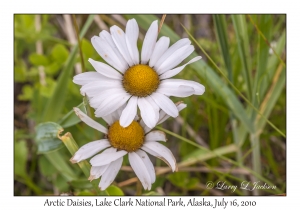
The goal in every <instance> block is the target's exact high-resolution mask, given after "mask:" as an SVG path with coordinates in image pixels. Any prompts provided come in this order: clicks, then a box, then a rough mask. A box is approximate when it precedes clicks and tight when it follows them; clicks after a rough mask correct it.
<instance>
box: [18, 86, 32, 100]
mask: <svg viewBox="0 0 300 210" xmlns="http://www.w3.org/2000/svg"><path fill="white" fill-rule="evenodd" d="M32 96H33V89H32V87H31V86H30V85H24V86H23V87H22V94H21V95H19V96H18V99H19V100H22V101H27V100H28V101H29V100H31V99H32Z"/></svg>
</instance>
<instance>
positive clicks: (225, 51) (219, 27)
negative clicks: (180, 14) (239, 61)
mask: <svg viewBox="0 0 300 210" xmlns="http://www.w3.org/2000/svg"><path fill="white" fill-rule="evenodd" d="M213 20H214V26H215V30H216V35H217V38H218V44H219V48H220V49H221V52H222V53H221V54H222V57H223V60H224V63H225V66H226V69H227V73H228V79H229V80H230V81H231V82H232V83H233V71H232V64H231V57H230V51H229V45H228V36H227V24H226V17H225V15H213ZM230 124H231V128H232V135H233V140H234V143H235V144H236V145H239V141H240V139H239V138H238V134H237V126H236V124H237V120H236V119H235V117H234V115H233V113H232V112H231V113H230ZM242 156H243V154H242V151H241V149H240V148H239V147H238V149H237V152H236V160H237V162H238V163H239V164H240V165H241V166H242V165H243V159H242ZM239 177H240V178H241V179H243V180H246V177H245V175H243V174H240V175H239ZM244 193H245V194H246V195H247V194H248V192H247V191H244Z"/></svg>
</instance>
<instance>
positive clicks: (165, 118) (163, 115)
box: [157, 102, 186, 125]
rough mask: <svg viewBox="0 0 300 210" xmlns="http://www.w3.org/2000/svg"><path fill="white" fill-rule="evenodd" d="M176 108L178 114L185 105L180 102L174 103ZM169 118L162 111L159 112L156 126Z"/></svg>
mask: <svg viewBox="0 0 300 210" xmlns="http://www.w3.org/2000/svg"><path fill="white" fill-rule="evenodd" d="M176 107H177V109H178V112H180V111H181V110H183V109H184V108H185V107H186V104H184V103H182V102H178V103H176ZM169 117H170V116H169V115H167V114H166V113H165V112H164V111H163V110H161V111H160V112H159V120H158V122H157V125H158V124H161V123H163V122H164V121H166V120H167V119H169Z"/></svg>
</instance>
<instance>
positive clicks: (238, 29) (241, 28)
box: [231, 15, 252, 98]
mask: <svg viewBox="0 0 300 210" xmlns="http://www.w3.org/2000/svg"><path fill="white" fill-rule="evenodd" d="M231 18H232V21H233V26H234V29H235V35H236V39H237V44H238V49H239V55H240V59H241V61H242V65H243V71H242V73H243V75H244V78H245V80H246V84H247V95H248V98H252V77H251V56H250V48H249V39H248V31H247V24H246V18H245V15H231Z"/></svg>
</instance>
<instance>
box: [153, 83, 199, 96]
mask: <svg viewBox="0 0 300 210" xmlns="http://www.w3.org/2000/svg"><path fill="white" fill-rule="evenodd" d="M156 92H157V93H161V94H164V95H166V96H176V97H187V96H191V95H193V94H194V93H195V90H194V88H192V87H189V86H184V85H180V86H179V87H178V88H168V87H159V88H158V89H157V90H156Z"/></svg>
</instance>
